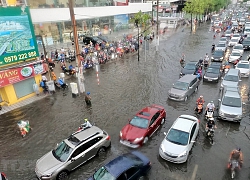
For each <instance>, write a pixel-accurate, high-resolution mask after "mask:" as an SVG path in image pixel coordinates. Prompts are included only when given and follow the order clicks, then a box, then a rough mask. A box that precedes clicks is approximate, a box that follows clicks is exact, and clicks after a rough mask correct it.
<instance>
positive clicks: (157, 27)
mask: <svg viewBox="0 0 250 180" xmlns="http://www.w3.org/2000/svg"><path fill="white" fill-rule="evenodd" d="M156 10H157V11H156V37H157V45H156V51H158V50H159V23H158V21H159V0H157V8H156Z"/></svg>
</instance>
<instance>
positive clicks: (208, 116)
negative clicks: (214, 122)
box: [206, 109, 214, 120]
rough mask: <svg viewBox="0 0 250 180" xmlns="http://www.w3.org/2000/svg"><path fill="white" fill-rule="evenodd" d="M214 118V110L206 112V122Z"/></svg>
mask: <svg viewBox="0 0 250 180" xmlns="http://www.w3.org/2000/svg"><path fill="white" fill-rule="evenodd" d="M213 116H214V111H213V110H212V109H208V110H207V112H206V120H209V119H210V118H213Z"/></svg>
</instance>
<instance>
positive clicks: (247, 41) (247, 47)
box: [242, 38, 250, 50]
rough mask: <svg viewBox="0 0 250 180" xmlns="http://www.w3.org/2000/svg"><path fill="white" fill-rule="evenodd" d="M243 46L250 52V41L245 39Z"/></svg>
mask: <svg viewBox="0 0 250 180" xmlns="http://www.w3.org/2000/svg"><path fill="white" fill-rule="evenodd" d="M242 45H243V49H244V50H250V39H248V38H247V39H244V40H243V42H242Z"/></svg>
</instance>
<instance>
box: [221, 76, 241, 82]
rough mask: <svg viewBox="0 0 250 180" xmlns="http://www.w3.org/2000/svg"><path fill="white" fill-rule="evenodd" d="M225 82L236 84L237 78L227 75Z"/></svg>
mask: <svg viewBox="0 0 250 180" xmlns="http://www.w3.org/2000/svg"><path fill="white" fill-rule="evenodd" d="M224 80H226V81H233V82H238V81H239V78H238V76H232V75H227V76H225V79H224Z"/></svg>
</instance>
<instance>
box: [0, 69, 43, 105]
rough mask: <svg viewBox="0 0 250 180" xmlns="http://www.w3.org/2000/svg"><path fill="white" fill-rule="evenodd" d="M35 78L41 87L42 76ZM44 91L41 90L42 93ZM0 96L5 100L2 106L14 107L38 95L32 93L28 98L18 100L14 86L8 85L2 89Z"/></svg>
mask: <svg viewBox="0 0 250 180" xmlns="http://www.w3.org/2000/svg"><path fill="white" fill-rule="evenodd" d="M34 78H35V81H36V83H37V84H38V85H39V82H40V81H41V79H42V77H41V74H39V75H37V76H35V77H34ZM42 90H43V89H42V88H40V92H42ZM0 95H1V97H2V100H3V102H2V103H0V104H2V105H3V104H7V105H12V104H15V103H18V102H20V101H23V100H25V99H27V98H30V97H32V96H35V95H36V94H35V92H34V93H31V94H29V95H27V96H24V97H22V98H19V99H18V98H17V96H16V92H15V89H14V86H13V84H10V85H7V86H5V87H2V88H0Z"/></svg>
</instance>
